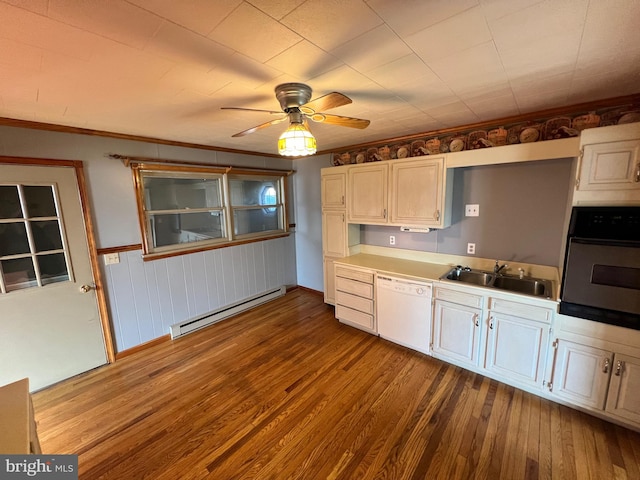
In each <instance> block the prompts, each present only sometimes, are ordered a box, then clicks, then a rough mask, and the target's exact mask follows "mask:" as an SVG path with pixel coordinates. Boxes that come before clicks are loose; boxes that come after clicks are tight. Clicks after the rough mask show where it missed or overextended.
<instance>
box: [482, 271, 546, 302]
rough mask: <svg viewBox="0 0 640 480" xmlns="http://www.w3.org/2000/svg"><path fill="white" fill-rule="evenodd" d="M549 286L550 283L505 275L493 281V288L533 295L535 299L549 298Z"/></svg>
mask: <svg viewBox="0 0 640 480" xmlns="http://www.w3.org/2000/svg"><path fill="white" fill-rule="evenodd" d="M549 284H550V282H549V281H547V280H539V279H536V278H520V277H510V276H506V275H501V276H497V277H496V278H495V280H494V281H493V286H494V287H495V288H499V289H501V290H509V291H511V292H517V293H525V294H527V295H535V296H537V297H550V296H551V286H550V285H549Z"/></svg>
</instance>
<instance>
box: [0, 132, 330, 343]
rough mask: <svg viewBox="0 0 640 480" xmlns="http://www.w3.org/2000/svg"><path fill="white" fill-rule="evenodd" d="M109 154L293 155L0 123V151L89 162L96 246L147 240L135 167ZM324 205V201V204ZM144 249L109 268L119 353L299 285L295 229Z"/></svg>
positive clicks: (276, 163) (282, 164) (252, 159)
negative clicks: (162, 252) (153, 253)
mask: <svg viewBox="0 0 640 480" xmlns="http://www.w3.org/2000/svg"><path fill="white" fill-rule="evenodd" d="M109 153H118V154H122V155H133V156H144V157H151V158H163V159H173V160H184V161H199V162H206V163H210V164H212V165H225V166H228V165H234V166H243V167H261V168H272V169H282V170H291V168H292V161H291V160H288V159H280V158H267V157H259V156H254V155H239V154H232V153H226V152H214V151H209V150H201V149H193V148H184V147H172V146H166V145H160V144H154V143H144V142H134V141H130V140H120V139H114V138H103V137H97V136H87V135H76V134H68V133H59V132H48V131H41V130H30V129H23V128H14V127H0V155H5V156H16V157H32V158H48V159H61V160H82V161H84V162H85V172H86V176H87V184H88V190H89V199H90V207H91V209H92V214H93V218H94V225H95V234H96V243H97V247H98V248H107V247H117V246H123V245H132V244H139V243H141V242H142V238H141V233H140V226H139V223H138V214H137V207H136V200H135V194H134V186H133V180H132V174H131V170H130V169H129V168H125V166H124V165H123V164H122V162H120V161H118V160H113V159H110V158H109V157H108V154H109ZM319 183H320V181H319V179H318V184H319ZM318 188H319V187H318ZM289 200H290V205H289V206H290V208H289V220H290V221H291V222H295V209H294V208H293V203H294V202H295V199H294V198H290V199H289ZM319 205H320V202H319V201H318V210H319ZM141 253H142V252H141V251H140V250H137V251H133V252H126V253H124V254H121V255H120V257H121V262H120V263H119V264H114V265H109V266H104V267H103V269H104V270H103V271H104V274H105V282H106V293H107V301H108V304H109V311H110V316H111V321H112V325H113V333H114V336H115V340H116V348H117V350H118V351H122V350H124V349H127V348H131V347H134V346H136V345H139V344H141V343H144V342H147V341H149V340H152V339H154V338H157V337H159V336H162V335H164V334H166V333H169V328H168V326H169V325H171V324H173V323H177V322H180V321H183V320H186V319H189V318H192V317H194V316H199V315H202V314H206V313H208V312H210V311H213V310H216V309H218V308H221V307H224V306H226V305H229V304H231V303H235V302H237V301H240V300H243V299H245V298H248V297H250V296H253V295H255V294H257V293H262V292H263V291H265V290H269V289H272V288H276V287H280V286H281V285H295V284H297V280H296V248H295V236H293V235H291V236H289V237H285V238H279V239H274V240H269V241H266V242H258V243H255V244H247V245H237V246H234V247H228V248H222V249H218V250H214V251H209V252H200V253H193V254H188V255H181V256H179V257H172V258H168V259H159V260H154V261H150V262H143V261H142V258H141ZM321 255H322V248H320V256H321ZM205 266H206V268H205Z"/></svg>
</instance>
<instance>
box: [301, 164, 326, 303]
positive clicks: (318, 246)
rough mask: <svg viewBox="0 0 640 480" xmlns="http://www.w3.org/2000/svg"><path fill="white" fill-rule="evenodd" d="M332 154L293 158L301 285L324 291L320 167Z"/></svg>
mask: <svg viewBox="0 0 640 480" xmlns="http://www.w3.org/2000/svg"><path fill="white" fill-rule="evenodd" d="M330 160H331V156H330V155H318V156H312V157H308V158H301V159H298V160H294V162H293V166H294V169H295V170H296V174H295V175H294V182H295V183H294V185H295V194H294V196H295V199H296V203H295V206H296V212H297V218H296V272H297V278H298V285H301V286H303V287H307V288H311V289H313V290H318V291H323V290H324V282H323V276H322V209H321V198H320V183H321V182H320V169H322V168H324V167H329V166H330Z"/></svg>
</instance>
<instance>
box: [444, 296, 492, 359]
mask: <svg viewBox="0 0 640 480" xmlns="http://www.w3.org/2000/svg"><path fill="white" fill-rule="evenodd" d="M481 313H482V311H481V310H480V309H478V308H472V307H467V306H464V305H457V304H455V303H451V302H445V301H442V300H436V301H435V314H434V320H433V346H432V351H433V353H434V355H435V356H441V357H445V358H449V359H451V360H454V361H455V362H456V363H458V364H460V363H462V364H468V365H471V366H474V367H475V366H477V365H478V358H479V352H480V315H481Z"/></svg>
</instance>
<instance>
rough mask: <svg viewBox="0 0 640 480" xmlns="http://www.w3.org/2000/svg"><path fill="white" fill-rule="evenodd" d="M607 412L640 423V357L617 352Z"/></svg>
mask: <svg viewBox="0 0 640 480" xmlns="http://www.w3.org/2000/svg"><path fill="white" fill-rule="evenodd" d="M607 412H609V413H611V414H613V415H616V416H618V417H622V418H624V419H626V420H631V421H632V422H634V423H636V424H638V425H640V358H635V357H630V356H628V355H622V354H619V353H616V355H615V357H614V359H613V365H612V373H611V385H610V386H609V395H608V397H607Z"/></svg>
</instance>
